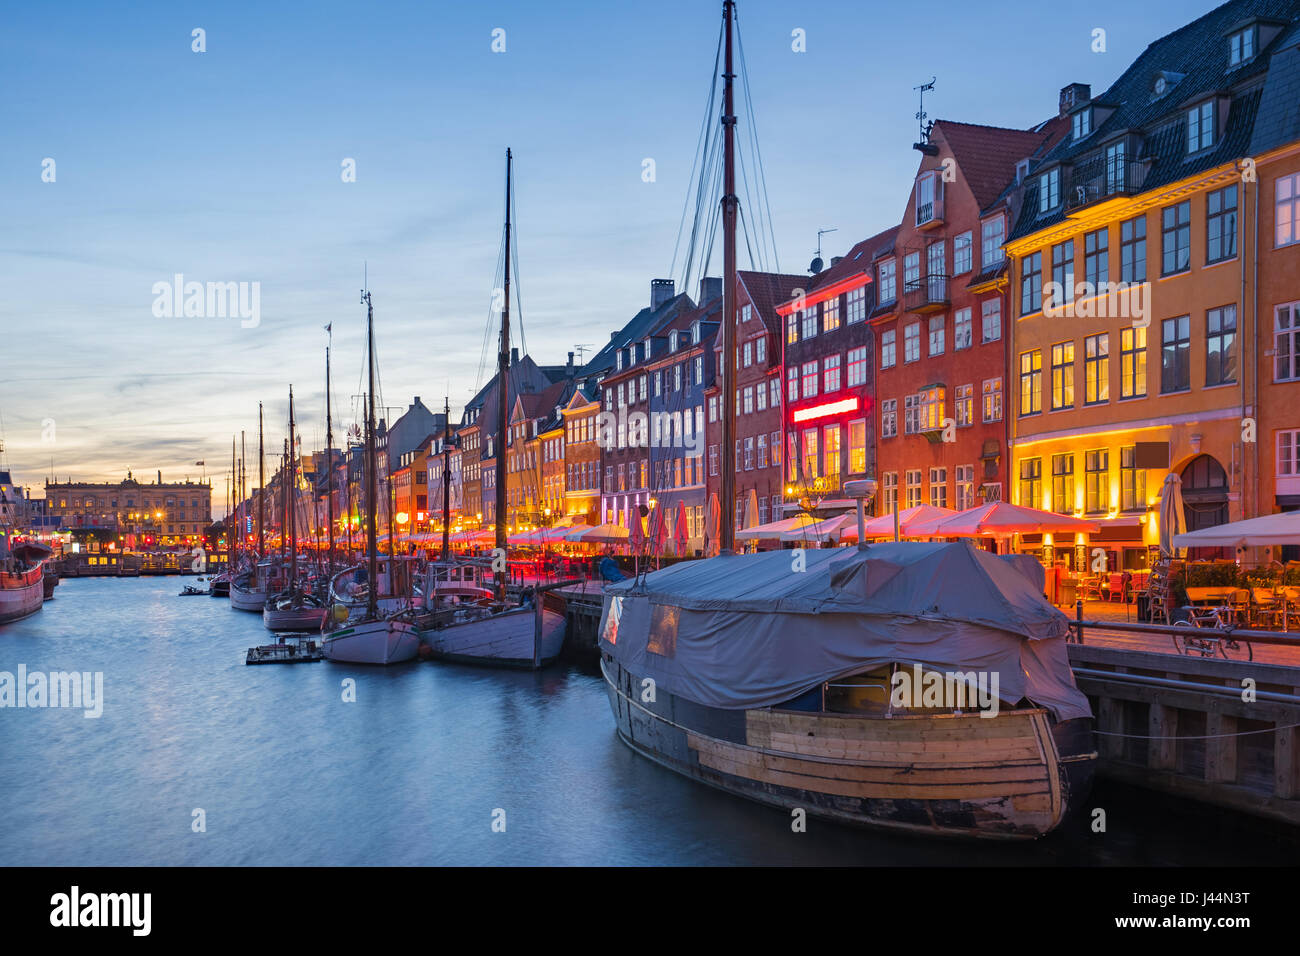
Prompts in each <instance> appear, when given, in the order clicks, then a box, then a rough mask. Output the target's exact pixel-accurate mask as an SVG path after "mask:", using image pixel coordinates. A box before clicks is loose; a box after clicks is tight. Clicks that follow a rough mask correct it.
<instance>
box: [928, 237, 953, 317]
mask: <svg viewBox="0 0 1300 956" xmlns="http://www.w3.org/2000/svg"><path fill="white" fill-rule="evenodd" d="M947 261H948V257H947V252H946V251H945V250H944V243H943V240H942V239H941V240H939V241H938V242H932V243H930V245H928V246H926V249H925V272H926V276H925V278H926V293H925V294H926V300H927V301H929V302H946V301H947V299H948V276H947V273H946V272H945V271H944V268H945V266H946V264H947Z"/></svg>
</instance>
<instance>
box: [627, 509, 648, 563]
mask: <svg viewBox="0 0 1300 956" xmlns="http://www.w3.org/2000/svg"><path fill="white" fill-rule="evenodd" d="M627 543H628V545H630V546H631V548H632V551H633V552H634V553H635V552H637V551H640V550H641V545H642V544H644V543H645V531H644V530H642V527H641V513H640V512H639V511H638V510H637V508H636V506H635V505H633V506H630V507H629V508H628V509H627Z"/></svg>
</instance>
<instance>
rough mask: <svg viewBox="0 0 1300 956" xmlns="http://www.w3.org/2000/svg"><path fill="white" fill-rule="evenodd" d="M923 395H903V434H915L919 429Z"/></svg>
mask: <svg viewBox="0 0 1300 956" xmlns="http://www.w3.org/2000/svg"><path fill="white" fill-rule="evenodd" d="M920 412H921V396H920V395H904V396H903V434H904V435H915V434H916V433H917V431H919V427H918V422H919V421H920Z"/></svg>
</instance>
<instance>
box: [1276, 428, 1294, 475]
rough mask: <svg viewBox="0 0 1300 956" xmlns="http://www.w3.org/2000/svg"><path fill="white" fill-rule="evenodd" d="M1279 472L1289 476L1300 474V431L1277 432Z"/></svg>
mask: <svg viewBox="0 0 1300 956" xmlns="http://www.w3.org/2000/svg"><path fill="white" fill-rule="evenodd" d="M1277 473H1278V475H1281V476H1285V477H1288V478H1294V477H1295V476H1297V475H1300V431H1296V430H1295V429H1289V430H1287V431H1281V432H1278V433H1277Z"/></svg>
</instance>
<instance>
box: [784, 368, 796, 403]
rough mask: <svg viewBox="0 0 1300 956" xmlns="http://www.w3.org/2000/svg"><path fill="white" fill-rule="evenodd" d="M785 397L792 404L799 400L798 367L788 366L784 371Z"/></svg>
mask: <svg viewBox="0 0 1300 956" xmlns="http://www.w3.org/2000/svg"><path fill="white" fill-rule="evenodd" d="M785 384H786V388H785V397H786V398H787V399H788V400H789V401H792V402H797V401H798V400H799V366H797V365H790V366H787V367H786V370H785Z"/></svg>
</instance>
